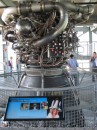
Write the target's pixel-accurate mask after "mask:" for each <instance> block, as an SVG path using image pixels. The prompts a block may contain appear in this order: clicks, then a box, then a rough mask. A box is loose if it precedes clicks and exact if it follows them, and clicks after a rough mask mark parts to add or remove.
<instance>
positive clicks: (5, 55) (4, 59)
mask: <svg viewBox="0 0 97 130" xmlns="http://www.w3.org/2000/svg"><path fill="white" fill-rule="evenodd" d="M3 63H4V65H3V67H4V74H6V73H7V72H8V70H9V68H8V47H7V45H6V44H3ZM5 77H6V75H5Z"/></svg>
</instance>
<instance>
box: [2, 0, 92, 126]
mask: <svg viewBox="0 0 97 130" xmlns="http://www.w3.org/2000/svg"><path fill="white" fill-rule="evenodd" d="M92 13H93V8H92V6H90V5H89V6H85V7H81V6H76V5H74V4H71V3H68V2H64V1H59V2H53V1H40V2H35V1H34V2H33V1H26V2H25V1H23V2H19V3H18V6H17V7H9V8H6V9H5V10H4V12H3V14H2V21H3V22H4V24H5V26H3V33H2V34H3V38H4V39H5V40H6V41H8V42H10V43H12V48H13V50H15V51H16V53H17V55H18V56H19V59H20V61H21V63H25V64H26V66H27V67H26V68H25V72H26V74H25V75H24V76H23V77H22V80H21V83H20V86H19V87H21V88H29V89H30V88H54V87H55V88H59V87H60V88H62V87H69V86H70V84H71V83H69V81H68V77H67V75H66V73H65V72H64V73H63V71H62V69H61V66H62V64H63V63H64V60H65V58H66V57H67V56H68V54H70V52H71V51H75V49H76V47H77V46H78V38H77V34H76V32H75V30H74V25H75V24H77V23H79V22H82V21H84V20H87V19H88V18H89V16H90V15H91V14H92ZM41 94H42V95H43V94H44V93H37V94H36V93H34V92H29V93H24V92H23V93H21V94H20V95H23V96H32V95H37V96H38V95H41ZM46 94H48V93H46ZM55 94H56V93H55ZM63 94H64V96H65V95H67V94H68V95H72V96H71V97H70V100H68V101H67V99H66V98H64V103H65V105H66V104H73V106H74V104H75V105H76V101H75V98H74V95H73V92H72V91H69V90H68V91H66V92H65V93H63ZM71 102H72V103H71ZM74 113H75V114H74ZM65 115H66V114H65ZM67 115H68V116H70V118H71V120H69V121H66V122H67V126H84V124H85V123H84V118H83V113H82V110H75V111H70V112H68V113H67ZM76 115H78V117H77V116H76ZM67 120H68V119H67ZM72 120H73V122H72Z"/></svg>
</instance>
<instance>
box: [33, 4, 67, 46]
mask: <svg viewBox="0 0 97 130" xmlns="http://www.w3.org/2000/svg"><path fill="white" fill-rule="evenodd" d="M44 7H45V8H44V10H46V9H47V10H51V9H56V10H58V11H59V13H60V21H59V23H58V25H57V26H56V27H55V28H54V29H53V30H52V31H51V32H49V33H48V34H47V35H46V36H44V37H43V38H41V39H38V40H37V41H35V42H34V43H33V45H34V46H35V47H39V46H43V45H44V44H47V43H49V42H51V41H52V40H53V39H55V38H56V37H57V36H58V35H59V34H60V33H61V32H62V31H64V29H65V28H66V26H67V24H68V13H67V12H66V11H65V10H64V6H63V5H62V4H60V3H55V5H54V4H49V3H45V5H44Z"/></svg>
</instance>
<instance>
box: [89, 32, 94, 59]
mask: <svg viewBox="0 0 97 130" xmlns="http://www.w3.org/2000/svg"><path fill="white" fill-rule="evenodd" d="M88 53H89V55H90V56H91V55H92V53H93V48H92V31H91V29H89V50H88Z"/></svg>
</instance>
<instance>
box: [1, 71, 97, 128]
mask: <svg viewBox="0 0 97 130" xmlns="http://www.w3.org/2000/svg"><path fill="white" fill-rule="evenodd" d="M79 75H80V76H79V80H80V84H79V86H69V87H62V88H53V86H52V88H30V89H27V88H21V87H20V88H18V85H17V84H16V83H15V80H14V78H13V77H12V75H9V76H8V77H7V78H3V77H0V114H1V115H3V114H4V113H5V110H6V105H7V101H8V98H9V96H24V95H25V96H29V95H30V96H31V94H32V96H33V94H34V95H36V96H37V93H38V94H39V95H40V96H63V100H64V104H65V105H64V111H65V118H64V120H59V121H10V122H8V126H7V127H6V130H14V129H15V130H18V129H19V130H22V129H23V130H31V129H34V130H36V129H39V130H41V129H42V130H43V129H48V130H52V129H53V130H54V129H56V128H57V129H60V130H61V129H62V130H63V129H65V130H71V129H72V130H80V129H81V130H87V129H88V130H94V129H95V130H96V129H97V82H96V81H95V82H92V73H91V72H87V71H82V69H80V70H79ZM14 76H16V75H14ZM15 78H16V77H15ZM68 78H70V77H68ZM16 79H17V78H16ZM17 81H18V80H17ZM4 129H5V128H2V127H0V130H4Z"/></svg>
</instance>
